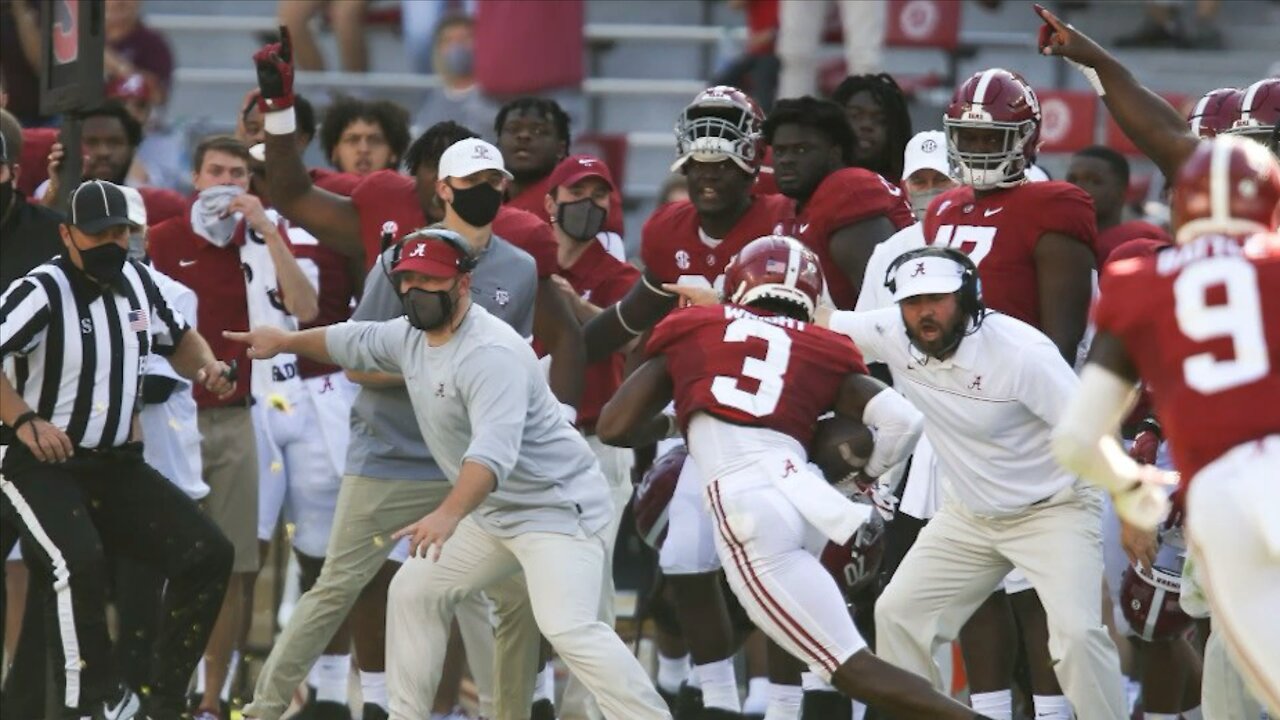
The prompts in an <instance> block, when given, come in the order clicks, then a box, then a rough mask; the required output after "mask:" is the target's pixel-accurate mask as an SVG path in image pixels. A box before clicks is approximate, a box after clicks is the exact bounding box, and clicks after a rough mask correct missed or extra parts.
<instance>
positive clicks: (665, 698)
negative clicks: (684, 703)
mask: <svg viewBox="0 0 1280 720" xmlns="http://www.w3.org/2000/svg"><path fill="white" fill-rule="evenodd" d="M654 687H655V688H657V690H658V695H659V696H660V697H661V698H662V702H664V703H666V704H667V709H668V710H670V711H671V712H672V713H674V712H675V711H676V696H677V695H678V694H679V692H680V691H679V690H677V691H675V692H674V693H669V692H667V691H666V690H663V689H662V687H661V686H659V685H654Z"/></svg>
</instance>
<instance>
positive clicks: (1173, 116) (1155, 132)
mask: <svg viewBox="0 0 1280 720" xmlns="http://www.w3.org/2000/svg"><path fill="white" fill-rule="evenodd" d="M1035 11H1036V13H1037V14H1039V15H1040V18H1041V19H1042V20H1044V23H1045V24H1044V26H1042V27H1041V28H1040V52H1041V54H1044V55H1057V56H1059V57H1062V58H1064V59H1066V60H1067V61H1069V62H1072V63H1074V64H1076V65H1077V66H1079V67H1080V70H1081V72H1083V73H1084V75H1085V77H1086V78H1088V79H1089V82H1090V83H1091V84H1092V85H1093V86H1094V89H1095V90H1096V91H1097V92H1098V94H1099V95H1101V96H1102V100H1103V102H1105V103H1106V105H1107V110H1108V111H1110V113H1111V117H1113V118H1115V120H1116V124H1118V125H1119V126H1120V129H1121V130H1123V131H1124V134H1125V135H1127V136H1128V137H1129V139H1130V140H1132V141H1133V143H1134V144H1135V145H1137V146H1138V149H1139V150H1141V151H1142V154H1144V155H1146V156H1147V157H1149V158H1151V159H1152V160H1153V161H1155V163H1156V165H1158V166H1159V167H1160V171H1161V172H1163V173H1164V176H1165V177H1166V178H1173V177H1174V176H1175V175H1176V174H1177V172H1178V168H1179V167H1181V166H1182V163H1183V161H1184V160H1186V159H1187V157H1188V156H1189V155H1191V151H1192V150H1194V149H1195V147H1196V144H1197V143H1198V142H1199V139H1198V138H1197V137H1196V136H1195V135H1193V134H1191V132H1190V130H1189V129H1188V128H1187V121H1186V119H1185V118H1183V117H1182V114H1181V113H1179V112H1178V111H1177V110H1176V109H1175V108H1174V107H1173V106H1172V105H1170V104H1169V103H1168V102H1166V101H1165V99H1164V98H1162V97H1160V96H1159V95H1157V94H1155V93H1154V92H1151V91H1150V90H1148V89H1147V88H1145V87H1143V86H1142V85H1141V84H1140V83H1139V82H1138V80H1137V78H1135V77H1134V76H1133V74H1132V73H1130V72H1129V70H1128V68H1126V67H1125V66H1124V65H1122V64H1121V63H1120V61H1119V60H1117V59H1116V58H1115V57H1114V56H1113V55H1112V54H1111V53H1109V52H1107V51H1106V50H1104V49H1103V48H1102V47H1101V46H1100V45H1098V43H1096V42H1094V41H1093V40H1092V39H1091V38H1090V37H1089V36H1088V35H1085V34H1084V33H1082V32H1080V31H1079V30H1077V29H1075V28H1074V27H1072V26H1070V25H1068V24H1066V23H1064V22H1062V21H1061V20H1059V19H1058V18H1057V16H1055V15H1054V14H1053V13H1051V12H1049V11H1048V10H1046V9H1044V8H1043V7H1041V6H1039V5H1036V6H1035Z"/></svg>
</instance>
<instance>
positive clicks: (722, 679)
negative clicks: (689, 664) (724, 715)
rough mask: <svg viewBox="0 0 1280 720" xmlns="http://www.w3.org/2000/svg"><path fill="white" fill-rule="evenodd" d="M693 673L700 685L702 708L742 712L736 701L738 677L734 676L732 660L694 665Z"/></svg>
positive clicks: (739, 704) (738, 702)
mask: <svg viewBox="0 0 1280 720" xmlns="http://www.w3.org/2000/svg"><path fill="white" fill-rule="evenodd" d="M693 672H694V674H695V675H697V676H698V680H699V681H700V682H701V684H702V706H703V707H704V708H721V709H724V710H728V711H730V712H742V704H741V702H740V701H739V700H738V677H737V675H736V674H734V670H733V658H726V659H724V660H717V661H715V662H711V663H707V664H706V665H695V666H694V668H693Z"/></svg>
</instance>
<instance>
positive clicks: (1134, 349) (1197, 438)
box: [1055, 137, 1280, 717]
mask: <svg viewBox="0 0 1280 720" xmlns="http://www.w3.org/2000/svg"><path fill="white" fill-rule="evenodd" d="M1278 208H1280V163H1277V162H1276V160H1275V159H1274V158H1273V157H1271V156H1269V155H1268V153H1267V152H1266V151H1265V150H1264V149H1263V148H1261V147H1260V146H1258V145H1257V144H1255V143H1251V142H1246V141H1242V140H1239V139H1237V138H1231V137H1218V138H1215V139H1213V140H1211V141H1205V142H1202V144H1201V145H1199V146H1198V147H1197V148H1196V149H1195V150H1194V151H1193V152H1192V154H1191V155H1190V157H1188V158H1187V160H1186V162H1185V163H1184V165H1183V167H1182V169H1181V170H1180V171H1179V174H1178V176H1177V180H1176V183H1175V186H1174V195H1173V222H1174V232H1175V238H1174V239H1175V241H1176V242H1177V247H1176V249H1172V250H1168V251H1165V252H1162V253H1159V254H1158V255H1156V256H1154V257H1150V258H1141V259H1135V260H1129V261H1125V262H1121V263H1115V264H1113V265H1112V266H1111V267H1109V268H1107V270H1106V272H1105V273H1104V274H1103V278H1102V284H1101V295H1100V298H1099V302H1098V306H1097V308H1096V309H1095V322H1096V324H1097V327H1098V335H1097V337H1096V338H1095V339H1094V343H1093V348H1092V349H1091V351H1090V354H1089V360H1088V363H1087V364H1086V366H1085V368H1084V371H1083V373H1082V376H1081V387H1080V391H1079V393H1078V394H1077V395H1076V397H1075V399H1074V401H1073V403H1072V404H1071V406H1070V407H1069V409H1068V410H1067V412H1066V414H1065V415H1064V417H1063V418H1062V421H1061V423H1060V424H1059V427H1058V428H1057V431H1056V433H1055V452H1056V454H1057V456H1058V458H1059V461H1060V462H1061V463H1062V464H1063V465H1064V466H1066V467H1068V468H1070V469H1072V470H1073V471H1074V472H1077V473H1079V474H1080V475H1081V476H1083V477H1085V478H1087V479H1088V480H1090V481H1091V482H1093V483H1095V484H1097V485H1099V486H1101V487H1103V488H1105V489H1107V490H1108V491H1110V492H1111V494H1112V498H1113V501H1114V503H1115V507H1116V511H1117V512H1118V513H1119V515H1120V516H1121V518H1123V519H1124V520H1125V521H1127V522H1129V523H1131V524H1133V525H1136V526H1139V527H1146V528H1152V527H1154V526H1155V525H1156V524H1157V523H1158V522H1159V521H1160V520H1161V519H1162V517H1163V515H1164V514H1165V513H1166V512H1167V509H1168V505H1169V503H1168V499H1167V497H1166V492H1165V486H1167V485H1169V484H1173V483H1176V482H1179V480H1180V482H1181V483H1182V484H1183V485H1184V486H1185V487H1186V510H1187V513H1186V525H1187V536H1188V540H1189V543H1190V547H1191V551H1192V557H1193V558H1194V559H1195V561H1196V565H1197V567H1198V569H1199V572H1200V575H1199V577H1198V579H1199V581H1200V582H1201V583H1202V584H1203V586H1204V589H1205V591H1206V595H1207V597H1208V600H1209V604H1210V605H1211V607H1212V608H1213V617H1214V625H1213V627H1214V632H1215V633H1218V632H1220V633H1223V635H1224V636H1225V639H1226V641H1227V644H1228V645H1229V646H1230V647H1232V649H1233V650H1234V651H1235V653H1234V654H1235V656H1236V657H1237V658H1238V659H1239V664H1238V667H1239V670H1240V671H1241V673H1242V674H1243V675H1244V676H1245V678H1246V679H1247V680H1248V681H1249V684H1250V685H1251V687H1252V688H1253V690H1254V691H1255V693H1257V694H1258V697H1259V698H1260V699H1262V701H1263V703H1264V704H1265V705H1267V706H1268V707H1269V708H1270V710H1271V712H1273V713H1274V712H1280V654H1277V653H1278V652H1280V625H1277V624H1276V623H1275V621H1274V609H1273V608H1272V607H1271V606H1272V605H1273V604H1274V603H1272V602H1270V601H1269V600H1261V598H1274V596H1275V593H1276V592H1277V591H1278V590H1280V559H1278V558H1280V525H1277V523H1276V522H1275V517H1276V513H1277V512H1280V494H1278V493H1277V486H1276V484H1275V479H1276V477H1275V469H1276V468H1277V467H1280V374H1277V373H1276V372H1275V370H1274V368H1275V363H1277V362H1280V292H1277V291H1276V288H1277V287H1280V236H1277V235H1276V234H1275V232H1274V231H1275V230H1276V228H1277V225H1280V210H1278ZM1139 378H1142V379H1143V380H1145V381H1146V382H1147V384H1148V385H1149V386H1150V387H1151V389H1152V396H1153V399H1154V403H1155V409H1156V412H1157V414H1158V415H1159V416H1160V418H1161V419H1162V421H1163V424H1164V430H1165V434H1166V435H1167V437H1168V439H1169V444H1170V446H1171V448H1172V450H1173V459H1174V466H1175V467H1176V468H1177V469H1178V471H1179V472H1180V473H1181V476H1180V478H1179V476H1178V475H1175V474H1173V473H1170V472H1167V471H1161V470H1158V469H1156V468H1155V467H1153V466H1150V465H1142V464H1138V463H1135V462H1133V461H1132V460H1131V459H1129V458H1128V456H1126V455H1125V454H1124V453H1123V451H1120V450H1119V448H1118V445H1117V441H1116V440H1115V437H1114V435H1115V430H1116V429H1117V427H1118V426H1119V423H1120V421H1121V419H1122V418H1123V417H1124V416H1125V414H1126V412H1127V411H1128V408H1129V406H1130V405H1131V404H1132V401H1133V399H1134V397H1135V395H1136V392H1135V383H1136V381H1137V380H1138V379H1139ZM1211 687H1212V684H1211V681H1210V679H1209V678H1206V680H1205V693H1204V700H1205V705H1204V710H1205V716H1207V717H1228V716H1229V711H1226V710H1224V709H1223V708H1222V707H1218V706H1216V705H1214V701H1213V700H1211V697H1214V694H1212V693H1211V692H1210V690H1211Z"/></svg>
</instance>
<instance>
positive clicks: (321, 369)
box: [289, 231, 359, 378]
mask: <svg viewBox="0 0 1280 720" xmlns="http://www.w3.org/2000/svg"><path fill="white" fill-rule="evenodd" d="M289 235H290V240H291V241H292V242H293V256H294V257H295V258H297V259H298V265H299V266H301V267H302V272H303V273H305V274H307V275H308V276H311V274H312V273H315V278H316V279H317V280H318V283H319V284H318V285H317V287H316V295H317V298H318V300H319V308H320V312H319V314H317V315H316V319H315V320H313V321H312V322H310V323H301V329H303V330H306V329H308V328H313V327H324V326H326V325H333V324H335V323H340V322H346V321H347V320H350V319H351V309H352V300H359V298H358V297H355V292H356V283H355V279H354V278H353V277H351V263H349V262H348V261H347V258H346V257H344V256H342V255H340V254H338V253H337V252H335V251H333V250H330V249H329V248H327V247H325V246H323V245H321V244H320V243H318V242H316V240H315V238H313V237H311V236H310V233H308V234H307V235H306V236H303V237H299V236H296V235H294V233H293V231H290V233H289ZM304 238H305V239H304ZM309 279H310V278H309ZM340 369H341V368H339V367H338V366H337V365H330V364H327V363H321V362H317V361H315V360H312V359H310V358H307V357H304V356H302V355H299V356H298V372H299V374H301V375H302V377H304V378H313V377H319V376H321V375H329V374H331V373H335V372H337V371H338V370H340Z"/></svg>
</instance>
